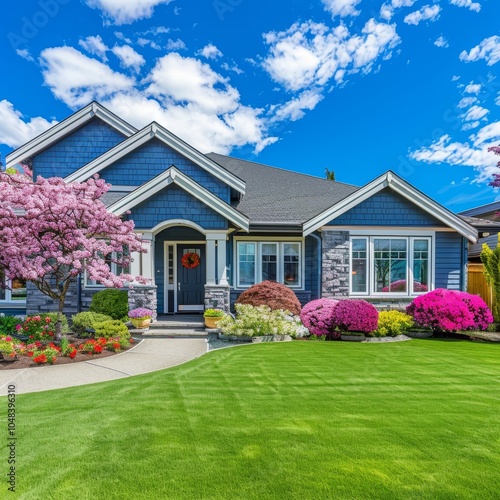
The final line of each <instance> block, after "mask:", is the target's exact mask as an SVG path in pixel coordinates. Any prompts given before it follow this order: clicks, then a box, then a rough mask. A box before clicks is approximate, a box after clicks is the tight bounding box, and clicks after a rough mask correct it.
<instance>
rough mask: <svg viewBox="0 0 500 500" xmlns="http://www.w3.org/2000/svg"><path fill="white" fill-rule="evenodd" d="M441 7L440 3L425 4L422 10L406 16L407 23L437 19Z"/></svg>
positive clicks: (415, 23)
mask: <svg viewBox="0 0 500 500" xmlns="http://www.w3.org/2000/svg"><path fill="white" fill-rule="evenodd" d="M440 12H441V7H440V6H439V5H432V6H430V5H424V6H423V7H422V8H421V9H420V10H416V11H415V12H412V13H411V14H408V15H407V16H406V17H405V18H404V22H405V23H406V24H414V25H417V24H419V23H420V22H422V21H437V20H438V18H439V13H440Z"/></svg>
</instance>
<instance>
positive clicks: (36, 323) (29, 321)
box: [17, 316, 55, 342]
mask: <svg viewBox="0 0 500 500" xmlns="http://www.w3.org/2000/svg"><path fill="white" fill-rule="evenodd" d="M17 331H18V333H22V334H23V335H27V336H28V337H29V339H30V341H32V342H33V341H36V340H52V339H53V338H54V335H55V334H54V332H55V325H54V324H53V323H52V320H51V318H49V317H41V316H27V317H26V319H25V320H24V321H23V323H22V325H21V327H20V328H19V329H17Z"/></svg>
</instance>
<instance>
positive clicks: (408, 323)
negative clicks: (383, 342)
mask: <svg viewBox="0 0 500 500" xmlns="http://www.w3.org/2000/svg"><path fill="white" fill-rule="evenodd" d="M412 326H413V318H412V317H411V316H410V315H409V314H405V313H403V312H400V311H382V312H381V313H379V315H378V327H377V329H376V330H375V331H374V332H373V334H372V335H374V336H375V337H386V336H388V337H396V335H403V334H405V333H406V332H407V331H408V330H410V329H411V328H412Z"/></svg>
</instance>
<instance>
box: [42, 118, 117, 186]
mask: <svg viewBox="0 0 500 500" xmlns="http://www.w3.org/2000/svg"><path fill="white" fill-rule="evenodd" d="M124 139H125V136H124V135H122V134H120V133H119V132H117V131H116V130H115V129H114V128H113V127H110V126H109V125H108V124H107V123H104V122H103V121H102V120H100V119H98V118H95V119H94V120H92V121H90V122H88V123H87V124H86V125H84V126H83V127H81V128H80V129H78V130H76V131H75V132H73V133H72V134H70V135H68V136H67V137H65V138H64V139H61V140H60V141H59V142H57V143H56V144H54V145H53V146H51V147H49V148H48V149H46V150H45V151H42V152H41V153H40V154H38V155H36V156H35V157H34V158H33V171H34V175H35V176H38V175H41V176H42V177H54V176H57V177H67V176H68V175H70V174H71V173H73V172H75V171H76V170H78V169H79V168H81V167H83V166H84V165H85V164H87V163H88V162H90V161H92V160H94V159H95V158H97V157H98V156H101V155H102V154H103V153H105V152H106V151H108V150H109V149H111V148H112V147H114V146H116V145H117V144H118V143H120V142H122V141H123V140H124Z"/></svg>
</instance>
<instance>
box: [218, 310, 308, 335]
mask: <svg viewBox="0 0 500 500" xmlns="http://www.w3.org/2000/svg"><path fill="white" fill-rule="evenodd" d="M235 308H236V313H237V316H236V319H233V318H232V317H231V316H230V315H229V314H228V315H226V316H224V317H223V318H222V319H221V320H220V321H219V322H218V323H217V328H220V329H221V330H222V333H224V334H226V335H236V336H244V337H247V336H248V337H259V336H263V335H290V336H291V337H294V338H297V337H304V336H306V335H309V331H308V330H307V328H306V327H305V326H303V325H302V323H301V322H300V318H299V317H298V316H292V315H291V314H288V313H287V312H286V311H283V310H281V309H277V310H275V311H273V310H271V309H270V308H269V307H268V306H258V307H253V306H251V305H248V304H235Z"/></svg>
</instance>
